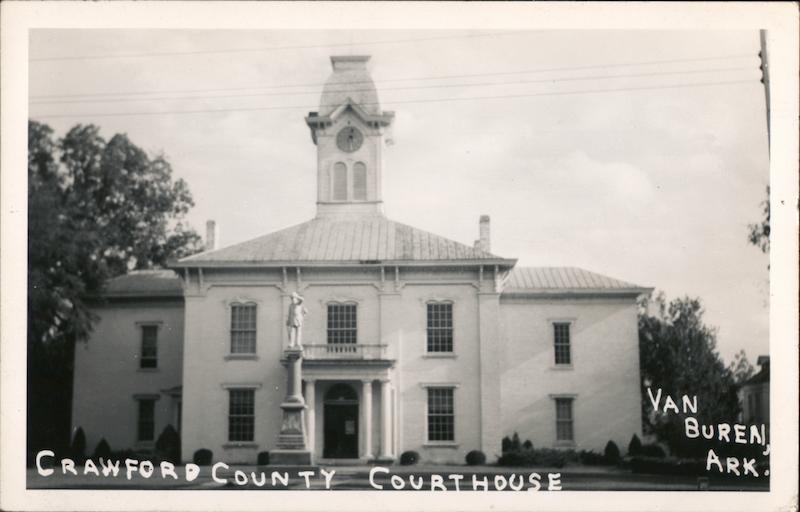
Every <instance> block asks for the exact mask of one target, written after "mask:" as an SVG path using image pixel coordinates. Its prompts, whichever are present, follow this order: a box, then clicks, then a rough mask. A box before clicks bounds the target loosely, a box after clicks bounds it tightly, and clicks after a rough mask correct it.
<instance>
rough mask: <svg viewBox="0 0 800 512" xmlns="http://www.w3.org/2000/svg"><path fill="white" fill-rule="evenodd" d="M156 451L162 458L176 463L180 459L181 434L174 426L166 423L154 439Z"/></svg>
mask: <svg viewBox="0 0 800 512" xmlns="http://www.w3.org/2000/svg"><path fill="white" fill-rule="evenodd" d="M156 453H157V454H158V456H159V457H160V458H161V459H162V460H166V461H169V462H172V463H173V464H177V463H179V462H180V461H181V436H180V435H179V434H178V431H177V430H175V427H173V426H172V425H167V426H166V427H164V430H163V431H162V432H161V435H160V436H158V440H157V441H156Z"/></svg>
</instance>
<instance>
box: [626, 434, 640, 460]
mask: <svg viewBox="0 0 800 512" xmlns="http://www.w3.org/2000/svg"><path fill="white" fill-rule="evenodd" d="M641 453H642V440H641V439H639V436H637V435H636V434H633V437H631V442H630V443H628V456H629V457H634V456H636V455H641Z"/></svg>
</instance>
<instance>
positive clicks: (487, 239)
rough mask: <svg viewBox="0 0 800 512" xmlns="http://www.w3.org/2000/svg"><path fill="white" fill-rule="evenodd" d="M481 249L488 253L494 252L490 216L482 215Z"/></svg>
mask: <svg viewBox="0 0 800 512" xmlns="http://www.w3.org/2000/svg"><path fill="white" fill-rule="evenodd" d="M478 242H479V247H480V248H481V249H483V250H484V251H486V252H492V236H491V232H490V230H489V216H488V215H481V220H480V238H479V240H478Z"/></svg>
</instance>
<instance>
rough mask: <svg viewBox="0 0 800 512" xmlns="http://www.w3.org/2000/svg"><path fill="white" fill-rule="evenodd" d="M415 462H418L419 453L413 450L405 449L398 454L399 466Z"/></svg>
mask: <svg viewBox="0 0 800 512" xmlns="http://www.w3.org/2000/svg"><path fill="white" fill-rule="evenodd" d="M417 462H419V453H417V452H415V451H414V450H408V451H405V452H403V453H402V454H401V455H400V465H401V466H413V465H414V464H416V463H417Z"/></svg>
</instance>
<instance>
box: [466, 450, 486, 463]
mask: <svg viewBox="0 0 800 512" xmlns="http://www.w3.org/2000/svg"><path fill="white" fill-rule="evenodd" d="M466 460H467V465H468V466H482V465H484V464H486V455H484V453H483V452H482V451H480V450H472V451H471V452H469V453H468V454H467V457H466Z"/></svg>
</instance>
